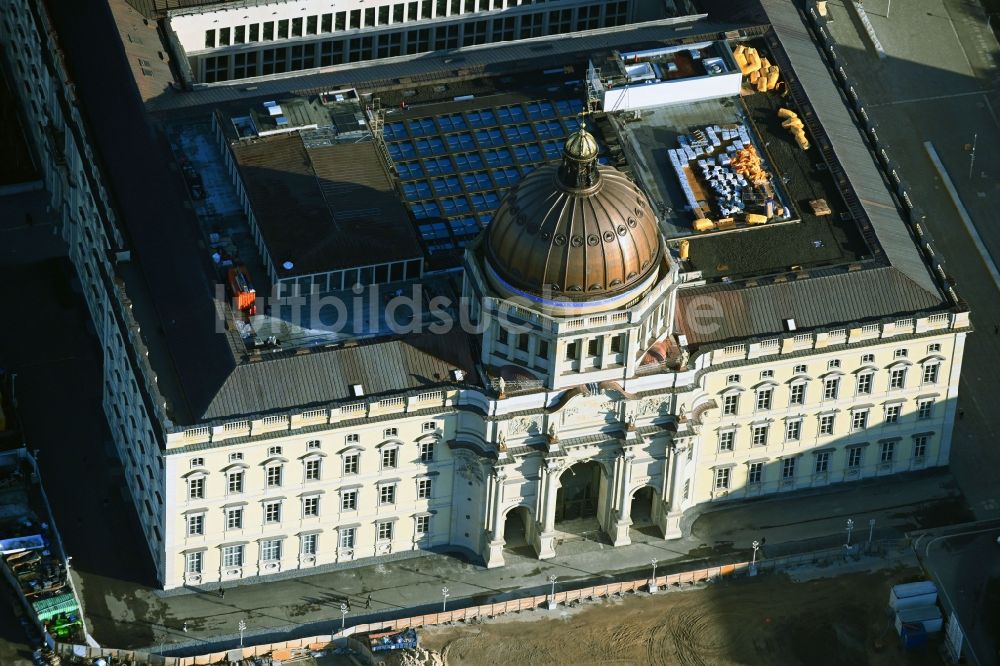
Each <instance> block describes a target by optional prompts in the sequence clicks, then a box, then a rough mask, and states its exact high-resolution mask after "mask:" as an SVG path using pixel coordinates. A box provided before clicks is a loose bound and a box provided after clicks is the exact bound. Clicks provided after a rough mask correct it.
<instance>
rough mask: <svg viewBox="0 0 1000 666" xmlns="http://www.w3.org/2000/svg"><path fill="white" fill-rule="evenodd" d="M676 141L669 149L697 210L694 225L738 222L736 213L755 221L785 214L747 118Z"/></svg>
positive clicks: (698, 227)
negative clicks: (752, 135)
mask: <svg viewBox="0 0 1000 666" xmlns="http://www.w3.org/2000/svg"><path fill="white" fill-rule="evenodd" d="M677 143H678V146H679V147H678V148H671V149H669V150H668V151H667V152H668V154H669V156H670V163H671V165H673V168H674V172H675V173H676V174H677V179H678V181H679V182H680V185H681V189H682V190H683V191H684V196H685V198H686V199H687V202H688V206H689V207H690V209H691V211H692V212H693V213H694V216H695V221H694V224H693V226H694V229H695V231H709V230H711V229H719V228H722V229H724V228H728V227H732V226H735V225H736V222H737V217H738V216H739V217H742V221H743V222H745V223H746V224H751V225H753V224H764V223H766V222H767V221H768V220H770V219H772V218H774V217H778V218H782V217H783V216H784V214H785V208H784V207H783V206H782V205H781V204H780V203H779V201H778V199H777V196H776V194H775V192H774V189H773V187H772V185H771V180H772V179H771V174H770V173H768V171H767V170H766V169H765V168H764V165H763V164H762V163H761V159H760V156H759V155H758V153H757V149H756V147H755V146H754V144H753V141H752V140H751V138H750V131H749V129H747V126H746V125H745V124H743V123H737V124H733V125H727V126H725V127H722V126H719V125H713V126H709V127H705V128H704V129H696V130H694V131H693V132H692V133H691V135H684V134H682V135H681V136H680V137H678V140H677ZM692 163H694V165H692ZM713 215H717V216H718V217H717V220H713V219H712V218H711V217H710V216H713Z"/></svg>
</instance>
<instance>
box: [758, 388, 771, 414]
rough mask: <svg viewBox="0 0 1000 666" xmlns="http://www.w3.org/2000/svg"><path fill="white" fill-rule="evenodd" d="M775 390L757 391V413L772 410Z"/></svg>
mask: <svg viewBox="0 0 1000 666" xmlns="http://www.w3.org/2000/svg"><path fill="white" fill-rule="evenodd" d="M773 393H774V391H773V389H769V388H767V389H760V390H759V391H757V411H762V410H766V409H771V395H772V394H773Z"/></svg>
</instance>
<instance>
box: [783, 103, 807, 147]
mask: <svg viewBox="0 0 1000 666" xmlns="http://www.w3.org/2000/svg"><path fill="white" fill-rule="evenodd" d="M778 117H779V118H781V119H782V121H781V126H782V127H784V128H785V129H786V130H788V131H789V132H791V134H792V137H794V138H795V143H797V144H799V148H801V149H802V150H809V139H807V138H806V129H805V125H803V124H802V119H801V118H799V114H797V113H795V112H794V111H792V110H791V109H786V108H784V107H782V108H780V109H778Z"/></svg>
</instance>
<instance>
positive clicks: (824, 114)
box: [761, 0, 941, 295]
mask: <svg viewBox="0 0 1000 666" xmlns="http://www.w3.org/2000/svg"><path fill="white" fill-rule="evenodd" d="M761 4H762V6H763V8H764V11H765V12H766V13H767V16H768V18H769V20H770V22H771V25H772V27H773V28H774V33H775V35H777V37H778V39H779V40H780V41H781V45H782V47H783V48H784V50H785V52H786V53H787V54H788V59H789V60H790V61H791V69H792V70H793V71H794V72H795V75H796V77H797V78H798V82H799V84H800V85H801V86H802V89H803V90H804V91H805V94H806V96H807V97H808V98H809V103H810V104H811V106H812V107H813V110H814V112H815V114H816V117H817V118H818V120H819V122H820V124H821V125H822V126H823V129H824V130H825V132H826V134H827V135H828V136H829V138H830V142H831V144H832V146H833V151H834V153H836V155H837V160H838V161H839V162H840V165H841V166H842V167H843V169H844V171H845V172H846V174H847V176H848V178H849V179H850V185H849V187H852V188H853V189H854V191H855V193H856V194H857V196H858V198H859V199H860V201H861V206H862V207H863V208H864V211H865V214H866V215H867V217H868V219H869V220H870V221H871V225H872V229H873V230H874V232H875V236H876V237H877V239H878V244H879V245H880V246H881V248H882V251H883V252H885V255H886V257H887V258H888V260H889V263H891V264H892V265H893V266H895V267H896V268H897V269H899V270H900V271H902V272H903V273H904V274H905V275H906V276H907V277H909V278H910V279H911V280H912V281H913V282H914V283H915V284H916V285H918V286H920V287H921V288H922V289H926V290H927V291H929V292H932V293H935V294H939V295H940V293H941V292H940V290H939V289H938V286H937V284H936V282H935V280H934V277H933V276H932V275H931V273H930V269H929V268H928V266H927V264H926V263H925V262H924V260H923V258H922V257H921V256H920V252H919V250H918V249H917V246H916V243H915V241H914V238H913V236H912V235H911V233H910V230H909V229H908V227H907V225H906V224H905V223H904V222H903V219H902V218H901V216H900V212H899V210H898V208H897V207H896V202H895V201H894V200H893V198H892V197H891V196H890V194H889V191H888V189H887V186H886V182H885V180H884V179H883V177H882V175H881V173H880V172H879V170H878V169H877V168H876V164H875V157H874V156H873V155H872V153H871V151H870V150H869V149H868V146H867V145H866V144H865V140H864V138H863V136H862V134H861V129H860V128H859V127H858V125H857V123H856V122H855V121H854V118H853V117H852V116H851V114H850V113H849V112H848V109H847V106H846V102H845V100H844V98H843V97H842V95H841V93H840V90H839V89H838V88H837V86H836V85H835V84H834V80H833V78H832V74H831V72H830V70H829V69H828V68H827V66H826V63H825V62H824V61H823V59H822V57H821V56H820V53H819V51H818V49H817V45H816V42H815V41H814V40H813V38H812V35H811V34H810V32H809V30H808V29H807V28H806V25H805V23H803V20H804V19H803V17H802V15H801V14H800V13H799V11H798V9H797V4H796V3H793V2H788V0H762V3H761ZM779 55H780V54H779ZM786 66H787V65H786ZM860 222H861V221H860V220H859V223H860Z"/></svg>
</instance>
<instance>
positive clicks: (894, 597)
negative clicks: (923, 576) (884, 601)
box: [889, 580, 937, 611]
mask: <svg viewBox="0 0 1000 666" xmlns="http://www.w3.org/2000/svg"><path fill="white" fill-rule="evenodd" d="M936 603H937V585H935V584H934V583H933V582H932V581H929V580H922V581H918V582H916V583H903V584H902V585H894V586H893V587H892V589H891V590H889V608H891V609H892V610H896V611H898V610H901V609H903V608H917V607H920V606H933V605H934V604H936Z"/></svg>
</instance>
